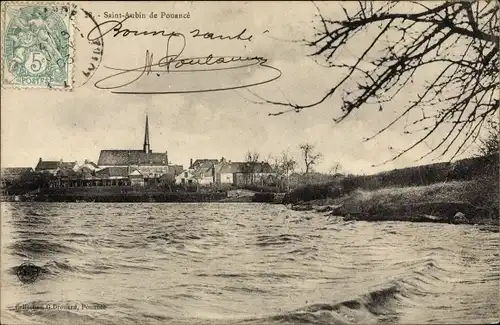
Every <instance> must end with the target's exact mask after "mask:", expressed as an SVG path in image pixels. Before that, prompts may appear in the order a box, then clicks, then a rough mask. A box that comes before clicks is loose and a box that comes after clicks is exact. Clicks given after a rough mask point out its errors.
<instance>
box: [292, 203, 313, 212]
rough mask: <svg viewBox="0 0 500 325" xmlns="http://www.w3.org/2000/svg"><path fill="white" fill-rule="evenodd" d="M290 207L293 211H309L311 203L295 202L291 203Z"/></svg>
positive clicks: (311, 207)
mask: <svg viewBox="0 0 500 325" xmlns="http://www.w3.org/2000/svg"><path fill="white" fill-rule="evenodd" d="M291 209H292V210H293V211H311V210H312V209H313V206H312V205H311V204H295V205H292V207H291Z"/></svg>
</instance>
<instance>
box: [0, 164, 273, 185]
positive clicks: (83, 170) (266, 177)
mask: <svg viewBox="0 0 500 325" xmlns="http://www.w3.org/2000/svg"><path fill="white" fill-rule="evenodd" d="M37 177H42V178H44V179H45V180H47V186H49V187H82V186H131V185H138V186H154V185H160V184H173V183H175V184H178V185H214V184H231V185H236V186H241V185H250V184H252V185H256V184H261V185H263V184H266V185H268V184H271V183H273V182H275V177H276V173H275V172H274V171H273V170H272V168H271V166H270V165H269V164H268V163H266V162H232V161H230V160H226V159H225V158H221V159H220V160H218V159H197V160H195V161H194V162H193V159H191V162H190V166H189V168H187V169H183V166H182V165H166V166H144V165H131V164H128V165H127V166H119V165H118V166H99V165H98V164H95V163H93V162H91V161H89V160H85V161H84V163H82V164H79V163H78V162H66V161H63V160H59V161H53V160H42V158H40V159H39V161H38V163H37V165H36V167H35V168H34V169H33V168H31V167H23V168H2V174H1V180H2V187H8V186H9V185H11V184H13V183H15V182H22V181H26V182H28V181H33V180H34V179H35V178H37Z"/></svg>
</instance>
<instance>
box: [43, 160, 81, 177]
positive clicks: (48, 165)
mask: <svg viewBox="0 0 500 325" xmlns="http://www.w3.org/2000/svg"><path fill="white" fill-rule="evenodd" d="M61 169H66V170H73V171H77V170H78V163H77V162H76V161H74V162H64V161H63V160H62V159H61V160H59V161H55V160H42V158H40V159H39V160H38V164H37V165H36V167H35V172H37V173H41V174H47V175H52V176H56V175H57V172H58V171H59V170H61Z"/></svg>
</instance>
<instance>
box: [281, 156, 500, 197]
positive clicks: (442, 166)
mask: <svg viewBox="0 0 500 325" xmlns="http://www.w3.org/2000/svg"><path fill="white" fill-rule="evenodd" d="M498 177H499V157H498V155H489V156H483V157H475V158H467V159H463V160H459V161H456V162H452V163H436V164H430V165H422V166H415V167H408V168H403V169H395V170H392V171H387V172H382V173H378V174H374V175H347V176H342V177H338V178H337V179H334V180H332V181H330V182H327V183H322V184H309V185H304V186H301V187H298V188H296V189H295V190H293V191H291V192H290V193H289V194H288V195H286V196H285V198H284V201H285V203H296V202H300V201H310V200H316V199H324V198H328V197H331V198H336V197H340V196H341V195H344V194H347V193H350V192H352V191H354V190H356V189H363V190H376V189H380V188H385V187H405V186H424V185H430V184H434V183H442V182H447V181H468V180H473V179H484V180H485V181H488V182H497V183H498ZM497 192H498V190H497Z"/></svg>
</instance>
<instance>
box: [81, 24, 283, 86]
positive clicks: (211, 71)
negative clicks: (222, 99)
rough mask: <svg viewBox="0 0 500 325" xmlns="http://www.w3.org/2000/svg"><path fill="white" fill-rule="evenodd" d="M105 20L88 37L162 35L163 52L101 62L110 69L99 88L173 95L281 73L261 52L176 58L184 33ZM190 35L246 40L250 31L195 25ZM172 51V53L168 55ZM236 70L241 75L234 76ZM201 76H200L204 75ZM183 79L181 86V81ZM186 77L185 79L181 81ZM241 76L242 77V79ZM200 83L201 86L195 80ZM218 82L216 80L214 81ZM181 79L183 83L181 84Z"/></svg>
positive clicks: (262, 81)
mask: <svg viewBox="0 0 500 325" xmlns="http://www.w3.org/2000/svg"><path fill="white" fill-rule="evenodd" d="M127 19H128V17H126V18H124V19H123V20H121V21H118V20H108V21H104V22H102V23H100V24H96V26H95V27H94V28H92V29H91V30H90V31H89V33H88V35H87V39H88V40H89V41H90V42H92V41H97V40H100V39H102V38H103V37H104V36H105V35H108V34H109V36H113V37H118V36H121V37H124V38H128V37H134V36H135V37H148V36H150V37H156V36H160V37H166V45H165V55H164V56H162V57H160V58H159V59H156V58H155V54H154V53H152V51H151V50H146V51H145V56H144V64H143V65H141V66H138V67H133V68H117V67H110V66H104V67H105V68H107V69H109V70H113V71H114V73H113V74H111V75H108V76H106V77H104V78H102V79H100V80H98V81H97V82H95V84H94V86H95V87H96V88H98V89H107V90H113V91H112V92H113V93H120V94H176V93H199V92H214V91H223V90H233V89H240V88H247V87H253V86H258V85H263V84H266V83H269V82H272V81H274V80H276V79H278V78H280V77H281V74H282V73H281V70H279V69H278V68H276V67H273V66H271V65H269V64H268V63H267V59H266V58H264V57H261V56H253V57H246V56H215V55H213V54H209V55H207V56H203V57H181V55H182V53H183V52H184V50H185V48H186V36H185V35H184V34H182V33H179V32H176V31H166V30H142V31H141V30H133V29H129V28H125V27H124V22H125V21H126V20H127ZM190 34H191V37H192V38H199V39H201V40H207V41H244V42H251V41H252V37H253V35H249V34H250V33H249V32H248V31H247V29H246V28H245V29H243V30H242V31H241V32H239V33H235V34H234V35H233V36H225V35H219V34H216V33H212V32H202V31H200V30H199V29H194V30H192V31H191V32H190ZM174 39H176V40H180V41H181V43H182V46H181V47H180V49H179V50H177V51H176V50H175V49H172V47H174V46H173V45H172V43H171V42H172V40H174ZM172 53H175V54H172ZM238 74H239V75H240V76H241V78H238ZM203 77H205V78H203ZM181 79H182V80H184V86H183V85H182V82H181V81H180V80H181ZM186 80H189V82H186ZM242 80H244V81H242ZM199 83H201V84H202V85H196V84H199ZM217 83H218V84H217ZM186 84H188V85H187V86H186Z"/></svg>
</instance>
